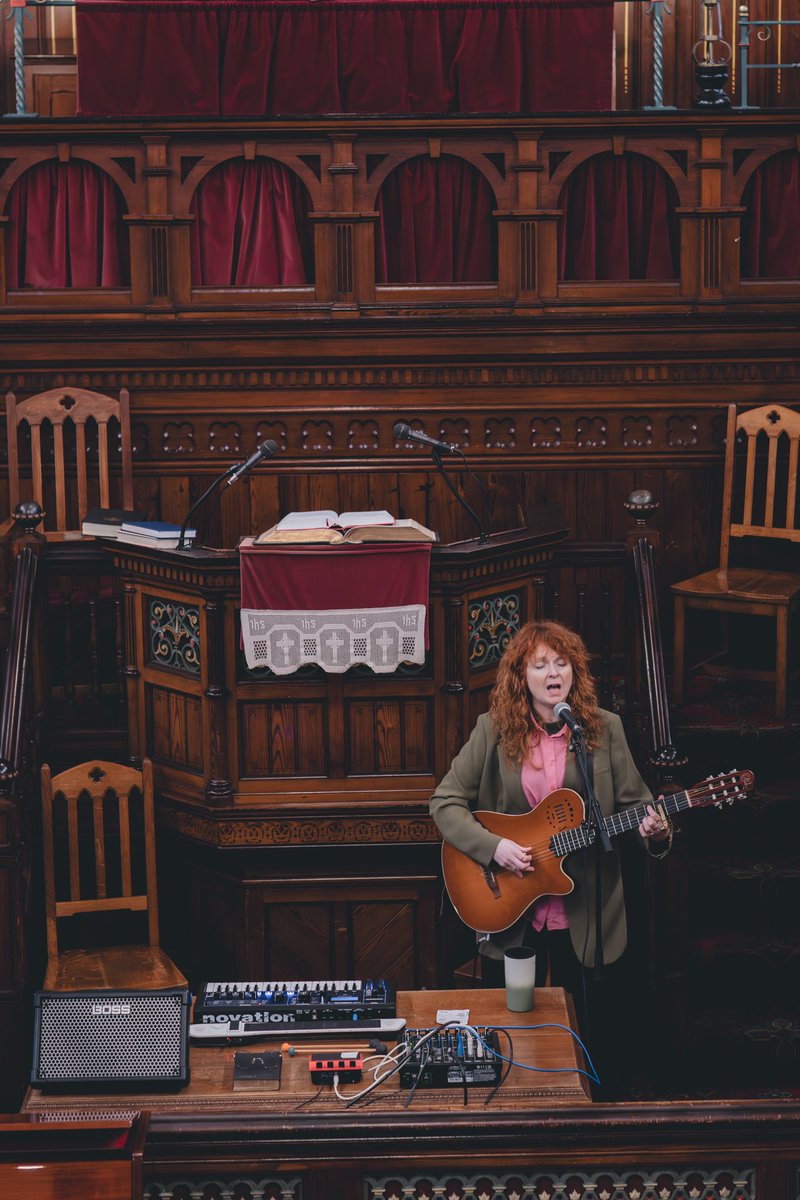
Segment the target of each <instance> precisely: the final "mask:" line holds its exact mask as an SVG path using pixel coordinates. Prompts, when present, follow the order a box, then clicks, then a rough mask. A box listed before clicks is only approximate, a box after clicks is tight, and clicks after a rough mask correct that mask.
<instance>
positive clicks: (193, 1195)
mask: <svg viewBox="0 0 800 1200" xmlns="http://www.w3.org/2000/svg"><path fill="white" fill-rule="evenodd" d="M221 1196H235V1197H236V1200H302V1197H303V1181H302V1179H300V1178H296V1177H290V1176H287V1175H279V1176H274V1175H273V1176H269V1177H267V1178H263V1177H259V1178H253V1176H251V1175H248V1176H242V1177H239V1176H237V1177H235V1178H233V1177H231V1176H230V1175H225V1176H224V1177H223V1175H222V1173H220V1174H219V1175H215V1176H213V1177H207V1178H204V1179H202V1178H201V1179H187V1178H185V1177H183V1176H181V1177H180V1178H178V1179H162V1180H154V1181H153V1182H151V1183H148V1184H147V1185H146V1186H145V1190H144V1200H220V1197H221Z"/></svg>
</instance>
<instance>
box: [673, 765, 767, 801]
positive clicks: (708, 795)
mask: <svg viewBox="0 0 800 1200" xmlns="http://www.w3.org/2000/svg"><path fill="white" fill-rule="evenodd" d="M755 782H756V778H755V775H754V774H753V772H752V771H739V770H736V769H735V768H734V770H733V771H726V772H725V773H724V774H723V775H709V776H708V778H707V779H704V780H703V782H702V783H698V784H697V786H696V787H693V788H689V791H688V792H687V796H688V797H689V801H690V803H691V805H692V807H693V808H703V807H704V806H705V805H708V804H714V805H716V807H717V808H722V806H723V804H733V802H734V800H737V799H738V798H739V797H740V796H746V795H747V794H748V792H752V790H753V787H754V786H755Z"/></svg>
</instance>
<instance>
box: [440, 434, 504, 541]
mask: <svg viewBox="0 0 800 1200" xmlns="http://www.w3.org/2000/svg"><path fill="white" fill-rule="evenodd" d="M456 453H457V454H460V455H461V458H462V459H464V466H465V467H467V470H469V467H468V465H467V460H466V458H464V455H463V453H462V452H461V451H460V450H458V451H456ZM431 458H432V459H433V463H434V466H435V467H436V470H437V471H438V472H439V474H440V475H441V477H442V479H443V480H444V481H445V483H446V484H447V486H448V488H449V489H450V491H451V492H452V494H453V495H454V496H455V498H456V500H457V501H458V503H459V504H460V505H461V507H462V508H465V509H466V510H467V512H468V513H469V515H470V516H471V517H472V519H473V521H474V522H475V524H476V525H477V526H478V530H479V534H480V535H479V537H478V542H479V544H480V545H485V544H486V543H487V542H488V541H489V540H490V538H489V533H488V531H487V529H486V526H485V525H484V523H483V521H482V520H481V519H480V517H479V516H478V514H477V513H476V512H475V509H474V508H473V507H472V505H471V504H468V503H467V501H466V500H465V499H464V497H463V496H462V495H461V493H460V492H459V490H458V488H455V487H454V486H453V484H452V483H451V482H450V480H449V478H448V476H447V472H446V471H445V469H444V467H443V466H442V452H441V450H437V449H436V448H435V447H434V448H433V449H432V450H431ZM470 474H472V472H470Z"/></svg>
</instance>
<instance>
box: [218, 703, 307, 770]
mask: <svg viewBox="0 0 800 1200" xmlns="http://www.w3.org/2000/svg"><path fill="white" fill-rule="evenodd" d="M238 724H239V729H240V749H239V753H240V770H239V773H240V776H241V777H242V778H251V779H263V778H266V777H268V776H284V775H306V776H308V775H325V774H326V773H327V770H328V766H327V762H326V757H325V746H326V744H327V737H326V730H325V704H324V702H323V701H321V700H308V701H306V700H289V699H280V700H276V701H271V700H258V701H246V702H244V703H242V704H241V706H240V709H239V722H238Z"/></svg>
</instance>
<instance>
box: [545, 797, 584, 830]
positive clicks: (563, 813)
mask: <svg viewBox="0 0 800 1200" xmlns="http://www.w3.org/2000/svg"><path fill="white" fill-rule="evenodd" d="M580 815H582V814H578V813H576V812H575V806H574V805H573V804H568V803H567V802H566V801H565V800H559V801H558V802H557V803H556V804H553V805H552V806H551V808H550V811H549V813H548V820H549V823H550V826H551V828H552V829H554V830H555V831H556V832H557V833H558V832H560V831H561V830H562V829H572V828H574V826H575V825H576V824H577V822H578V820H579V818H580Z"/></svg>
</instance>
